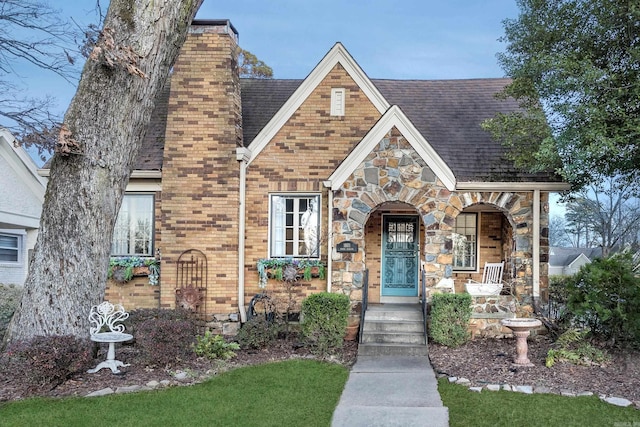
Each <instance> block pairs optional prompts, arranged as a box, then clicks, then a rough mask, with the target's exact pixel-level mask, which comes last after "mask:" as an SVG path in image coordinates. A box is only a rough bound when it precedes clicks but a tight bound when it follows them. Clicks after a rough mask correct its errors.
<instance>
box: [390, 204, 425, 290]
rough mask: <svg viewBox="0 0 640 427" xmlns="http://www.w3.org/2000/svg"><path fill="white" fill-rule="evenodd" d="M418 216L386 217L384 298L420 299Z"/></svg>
mask: <svg viewBox="0 0 640 427" xmlns="http://www.w3.org/2000/svg"><path fill="white" fill-rule="evenodd" d="M418 229H419V226H418V217H417V216H407V215H403V216H396V215H385V216H384V217H383V232H382V271H381V280H382V284H381V286H382V296H388V297H413V296H418V265H419V257H420V246H419V242H418Z"/></svg>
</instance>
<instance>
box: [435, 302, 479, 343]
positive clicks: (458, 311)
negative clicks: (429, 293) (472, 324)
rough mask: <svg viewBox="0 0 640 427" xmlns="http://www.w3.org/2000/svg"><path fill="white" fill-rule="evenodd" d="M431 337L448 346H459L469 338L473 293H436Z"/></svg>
mask: <svg viewBox="0 0 640 427" xmlns="http://www.w3.org/2000/svg"><path fill="white" fill-rule="evenodd" d="M431 307H432V308H431V328H430V332H431V338H432V339H433V340H434V341H435V342H437V343H439V344H442V345H446V346H447V347H459V346H461V345H462V344H464V343H466V342H467V341H468V340H469V336H470V333H469V330H468V327H469V319H470V318H471V295H469V294H467V293H464V294H435V295H434V296H433V299H432V302H431Z"/></svg>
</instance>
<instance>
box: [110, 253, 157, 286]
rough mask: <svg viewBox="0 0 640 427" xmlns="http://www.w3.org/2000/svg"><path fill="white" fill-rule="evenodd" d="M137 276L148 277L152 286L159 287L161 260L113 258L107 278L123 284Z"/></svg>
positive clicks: (131, 257)
mask: <svg viewBox="0 0 640 427" xmlns="http://www.w3.org/2000/svg"><path fill="white" fill-rule="evenodd" d="M137 276H148V277H149V284H150V285H154V286H155V285H157V284H158V280H159V278H160V260H159V259H157V258H141V257H137V256H130V257H111V259H110V260H109V272H108V275H107V277H108V278H109V279H111V280H113V281H115V282H117V283H120V284H123V283H126V282H128V281H130V280H132V279H133V278H134V277H137Z"/></svg>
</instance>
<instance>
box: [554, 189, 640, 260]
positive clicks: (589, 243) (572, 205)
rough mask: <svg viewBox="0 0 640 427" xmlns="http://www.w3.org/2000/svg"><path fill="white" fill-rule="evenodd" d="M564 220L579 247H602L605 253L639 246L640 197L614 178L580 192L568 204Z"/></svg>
mask: <svg viewBox="0 0 640 427" xmlns="http://www.w3.org/2000/svg"><path fill="white" fill-rule="evenodd" d="M565 219H566V221H567V226H568V227H567V228H568V233H569V234H571V235H573V237H574V246H576V247H594V246H600V247H602V255H603V256H607V255H609V254H610V252H611V250H612V249H613V248H616V247H617V248H620V249H621V248H624V247H627V246H629V247H632V248H633V249H635V250H637V249H638V239H639V236H640V200H639V199H638V198H637V197H634V194H633V192H632V191H631V190H630V188H620V185H619V183H617V182H616V180H615V179H613V178H604V179H602V180H601V183H600V184H598V185H591V186H589V187H588V188H585V189H583V190H582V191H581V192H579V193H577V195H576V196H574V198H573V199H572V200H571V201H569V202H568V203H567V212H566V214H565Z"/></svg>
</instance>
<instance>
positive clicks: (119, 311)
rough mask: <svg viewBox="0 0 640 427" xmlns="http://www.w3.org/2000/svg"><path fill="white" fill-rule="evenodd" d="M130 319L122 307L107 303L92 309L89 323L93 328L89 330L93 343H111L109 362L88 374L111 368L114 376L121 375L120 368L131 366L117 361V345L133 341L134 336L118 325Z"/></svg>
mask: <svg viewBox="0 0 640 427" xmlns="http://www.w3.org/2000/svg"><path fill="white" fill-rule="evenodd" d="M128 317H129V313H127V312H126V311H124V307H122V305H120V304H117V305H113V304H111V303H110V302H108V301H105V302H103V303H101V304H99V305H94V306H93V307H91V312H90V313H89V321H90V323H91V327H90V329H89V333H90V335H91V336H90V338H91V341H94V342H106V343H109V351H108V352H107V360H105V361H104V362H101V363H100V364H99V365H98V366H96V367H95V368H93V369H89V370H88V371H87V372H88V373H90V374H93V373H96V372H98V371H99V370H100V369H102V368H109V369H111V372H113V373H114V374H118V373H120V370H119V369H118V368H119V367H120V366H129V364H128V363H127V364H124V363H122V362H121V361H119V360H116V350H115V343H117V342H125V341H129V340H131V339H133V335H131V334H125V333H124V325H123V324H117V323H120V322H122V321H124V320H125V319H127V318H128Z"/></svg>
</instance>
